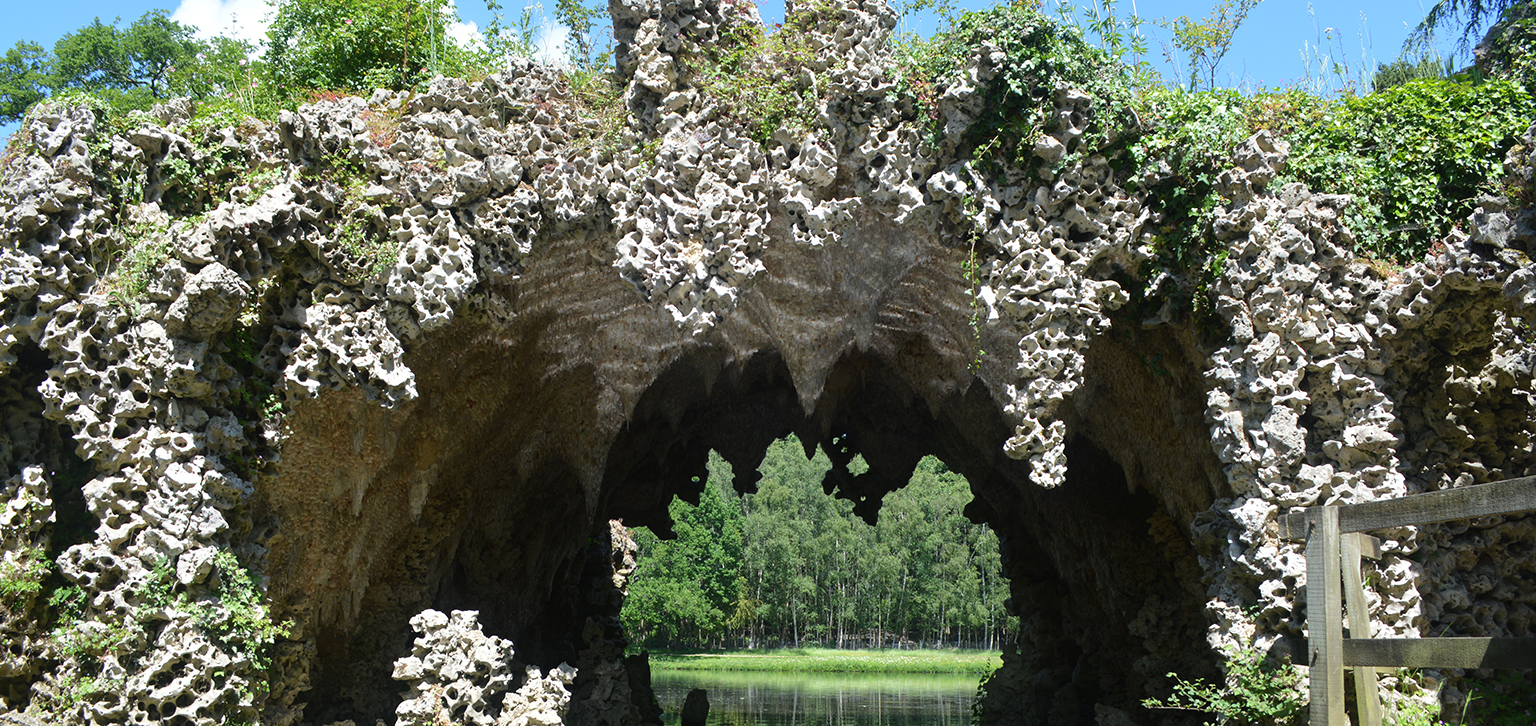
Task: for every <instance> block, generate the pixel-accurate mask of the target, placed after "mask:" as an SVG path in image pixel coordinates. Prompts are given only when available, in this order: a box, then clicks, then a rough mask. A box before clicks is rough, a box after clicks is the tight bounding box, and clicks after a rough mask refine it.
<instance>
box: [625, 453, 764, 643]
mask: <svg viewBox="0 0 1536 726" xmlns="http://www.w3.org/2000/svg"><path fill="white" fill-rule="evenodd" d="M709 471H710V477H709V483H708V485H707V486H705V488H704V493H703V494H702V495H700V497H699V503H698V505H697V506H689V505H688V504H687V503H685V502H683V501H681V500H676V499H674V500H673V502H672V505H671V507H670V508H669V509H668V511H669V512H670V514H671V516H672V521H673V531H674V532H676V533H677V538H676V539H674V540H672V541H662V540H660V539H658V538H657V537H656V535H654V534H652V533H651V532H650V531H649V530H644V529H641V530H637V531H636V533H635V538H636V541H637V542H638V543H639V544H640V547H641V552H642V553H643V554H642V557H641V559H640V561H639V562H638V563H637V565H636V569H635V576H634V579H633V585H632V586H631V588H630V593H629V600H628V602H626V604H625V608H624V618H625V621H626V622H625V625H626V627H628V628H629V629H630V632H633V633H639V634H641V637H642V638H646V637H649V638H655V639H659V640H660V641H663V642H676V641H680V640H684V639H686V640H688V641H692V642H703V641H705V640H706V639H707V638H708V637H709V636H711V635H714V634H715V633H717V632H718V631H720V630H721V628H722V627H723V626H724V625H725V623H726V621H727V619H729V618H731V617H732V616H737V617H736V619H737V621H738V622H743V623H744V622H745V621H750V620H751V619H752V617H753V614H754V613H753V610H754V604H753V603H750V602H748V603H742V607H739V608H738V607H734V606H735V605H736V604H737V602H738V595H739V594H740V585H739V582H738V581H739V580H740V579H741V577H742V574H741V566H742V545H743V542H744V540H743V537H742V520H743V514H742V511H741V505H740V503H739V501H737V497H736V496H735V493H734V492H733V491H731V490H730V489H729V487H730V481H731V474H730V466H729V465H728V464H726V463H725V461H724V460H723V459H721V458H720V457H719V455H718V454H714V455H711V456H710V461H709ZM631 603H632V604H631Z"/></svg>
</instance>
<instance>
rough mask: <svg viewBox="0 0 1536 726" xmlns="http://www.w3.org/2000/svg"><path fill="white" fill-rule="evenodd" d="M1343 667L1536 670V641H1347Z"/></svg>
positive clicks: (1436, 639) (1383, 639) (1493, 639)
mask: <svg viewBox="0 0 1536 726" xmlns="http://www.w3.org/2000/svg"><path fill="white" fill-rule="evenodd" d="M1344 665H1350V666H1381V667H1384V668H1521V669H1536V638H1377V639H1375V640H1354V639H1350V640H1346V641H1344Z"/></svg>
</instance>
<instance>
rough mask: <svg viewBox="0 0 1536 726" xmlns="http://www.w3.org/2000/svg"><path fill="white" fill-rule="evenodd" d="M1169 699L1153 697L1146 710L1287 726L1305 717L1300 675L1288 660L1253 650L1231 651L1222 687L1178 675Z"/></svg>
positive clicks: (1251, 725) (1240, 724) (1250, 725)
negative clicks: (1280, 659) (1161, 710)
mask: <svg viewBox="0 0 1536 726" xmlns="http://www.w3.org/2000/svg"><path fill="white" fill-rule="evenodd" d="M1168 677H1169V678H1173V679H1175V681H1176V683H1175V685H1174V687H1173V694H1172V695H1171V696H1169V697H1168V700H1167V701H1163V700H1161V699H1156V698H1149V699H1146V700H1145V701H1142V705H1143V706H1146V707H1147V708H1167V709H1179V710H1189V711H1199V712H1203V713H1209V714H1214V715H1215V716H1216V717H1217V723H1218V724H1232V726H1285V724H1289V723H1291V722H1292V720H1293V719H1294V718H1295V717H1296V715H1297V714H1299V713H1301V710H1302V706H1303V705H1304V704H1303V701H1302V700H1301V693H1300V691H1299V690H1298V686H1299V685H1300V683H1301V677H1300V676H1298V675H1297V674H1296V669H1295V668H1293V667H1291V664H1290V663H1289V662H1275V661H1273V660H1269V659H1266V658H1265V657H1264V654H1263V653H1261V652H1259V651H1258V650H1257V649H1256V648H1253V647H1252V646H1249V647H1245V648H1229V649H1228V650H1227V678H1226V683H1225V684H1223V685H1222V686H1214V685H1211V684H1209V683H1206V682H1204V681H1193V682H1191V681H1186V680H1184V679H1182V678H1179V677H1178V675H1177V674H1174V673H1169V674H1168Z"/></svg>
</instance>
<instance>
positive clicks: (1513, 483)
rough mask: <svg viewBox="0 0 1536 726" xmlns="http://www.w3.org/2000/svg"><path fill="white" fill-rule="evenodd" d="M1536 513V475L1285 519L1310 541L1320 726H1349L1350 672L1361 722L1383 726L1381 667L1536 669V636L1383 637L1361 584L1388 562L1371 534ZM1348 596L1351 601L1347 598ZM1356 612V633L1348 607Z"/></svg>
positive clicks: (1311, 644)
mask: <svg viewBox="0 0 1536 726" xmlns="http://www.w3.org/2000/svg"><path fill="white" fill-rule="evenodd" d="M1531 511H1536V476H1532V477H1525V478H1522V479H1509V480H1506V481H1501V482H1494V483H1491V484H1479V485H1477V486H1469V487H1458V488H1456V489H1446V490H1443V491H1438V492H1430V493H1428V494H1415V495H1412V496H1407V497H1400V498H1398V499H1387V500H1382V501H1378V502H1367V503H1365V504H1351V505H1346V506H1324V507H1308V508H1307V509H1306V511H1304V512H1297V513H1295V514H1287V515H1285V516H1283V517H1281V518H1280V536H1281V537H1282V538H1284V539H1288V540H1291V541H1293V542H1300V541H1305V542H1306V543H1307V548H1306V558H1307V663H1308V665H1310V666H1311V675H1310V685H1311V692H1312V705H1311V725H1312V726H1347V724H1349V721H1348V720H1347V717H1346V716H1345V713H1344V669H1345V668H1352V669H1354V671H1355V702H1356V704H1357V710H1358V716H1359V718H1358V720H1357V721H1356V726H1381V700H1380V694H1379V693H1378V692H1377V687H1376V668H1377V667H1385V668H1536V638H1380V639H1375V640H1373V639H1371V624H1370V620H1369V618H1368V614H1367V608H1366V604H1365V589H1364V588H1363V587H1362V585H1361V582H1360V558H1361V557H1369V558H1372V559H1376V558H1378V557H1380V553H1381V541H1380V540H1378V539H1376V538H1375V537H1371V536H1368V535H1366V534H1364V533H1365V532H1369V531H1372V530H1379V529H1388V528H1391V527H1403V526H1408V525H1414V524H1434V523H1436V522H1449V521H1453V520H1457V519H1472V518H1474V517H1488V516H1494V515H1500V514H1521V513H1524V512H1531ZM1341 600H1344V602H1340V601H1341ZM1345 607H1347V608H1348V612H1349V636H1350V637H1348V638H1345V637H1344V633H1343V622H1342V621H1343V617H1342V611H1343V610H1344V609H1345Z"/></svg>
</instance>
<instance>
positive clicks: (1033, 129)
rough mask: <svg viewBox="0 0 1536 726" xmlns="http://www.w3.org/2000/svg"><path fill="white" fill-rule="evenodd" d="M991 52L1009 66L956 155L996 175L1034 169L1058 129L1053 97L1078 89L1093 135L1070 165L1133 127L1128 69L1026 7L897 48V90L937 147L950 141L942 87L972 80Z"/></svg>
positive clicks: (992, 11) (961, 23) (972, 16)
mask: <svg viewBox="0 0 1536 726" xmlns="http://www.w3.org/2000/svg"><path fill="white" fill-rule="evenodd" d="M983 48H991V49H995V50H997V51H1001V52H1002V54H1003V56H1004V58H1005V60H1003V62H1002V63H1001V64H997V66H996V71H997V72H996V74H995V75H994V76H993V77H992V79H991V80H990V81H988V82H987V84H986V86H985V87H984V88H982V89H980V90H981V94H982V101H983V103H982V110H981V113H980V114H979V115H978V116H977V118H976V119H975V121H974V122H972V123H971V125H970V127H969V128H968V129H967V130H966V132H965V135H964V138H963V139H962V140H961V142H960V148H958V149H957V150H956V151H957V152H958V154H959V155H960V157H961V158H967V157H969V158H974V159H976V160H977V161H979V162H981V163H982V164H983V166H984V167H989V168H991V170H993V171H998V170H1000V169H1001V168H1002V166H1004V165H1012V166H1018V167H1032V166H1033V164H1034V155H1033V154H1034V151H1033V150H1034V142H1035V140H1036V139H1037V138H1039V136H1040V135H1041V134H1043V133H1049V132H1050V131H1053V130H1055V128H1056V123H1057V122H1056V118H1055V99H1054V97H1053V96H1054V94H1055V92H1056V90H1057V89H1058V88H1071V89H1074V90H1077V91H1081V92H1083V93H1086V94H1088V95H1089V96H1091V97H1093V99H1094V108H1093V110H1092V116H1093V118H1092V119H1090V124H1089V128H1088V130H1087V132H1086V133H1084V134H1083V135H1082V136H1081V137H1080V138H1078V139H1076V140H1074V141H1073V143H1072V144H1071V145H1070V146H1069V147H1068V149H1067V151H1068V156H1067V158H1066V159H1065V160H1063V162H1061V163H1063V164H1070V163H1072V161H1073V160H1074V155H1076V154H1080V153H1081V151H1082V150H1090V151H1097V150H1100V149H1103V148H1104V147H1106V146H1108V145H1109V143H1110V141H1111V134H1112V133H1115V132H1117V131H1118V130H1119V129H1122V128H1126V127H1127V126H1129V125H1130V124H1132V123H1133V119H1134V114H1133V113H1132V111H1131V105H1130V101H1131V94H1130V85H1129V76H1128V75H1127V71H1126V68H1125V67H1124V66H1122V65H1120V64H1119V63H1118V62H1116V61H1115V60H1114V59H1113V58H1111V57H1110V56H1109V54H1107V53H1106V52H1105V51H1103V50H1101V49H1099V48H1097V47H1095V46H1094V45H1092V44H1091V43H1089V42H1088V41H1087V40H1085V39H1084V38H1083V34H1082V31H1080V30H1079V29H1078V28H1076V27H1071V26H1064V25H1062V24H1060V23H1058V22H1055V21H1054V20H1051V19H1050V18H1048V17H1046V16H1045V15H1043V14H1041V13H1040V12H1039V11H1038V10H1037V9H1036V8H1034V7H1033V6H1031V5H1030V4H1027V3H1021V2H1016V3H1011V4H1007V5H1000V6H997V7H993V8H989V9H986V10H980V11H973V12H966V13H964V14H962V15H960V16H959V17H958V18H956V19H955V21H954V23H953V24H952V25H951V26H950V27H949V29H947V30H945V31H943V32H941V33H939V34H937V35H935V36H934V37H933V39H932V40H927V41H923V40H913V41H909V42H907V43H905V44H904V45H902V46H900V47H899V48H898V49H897V64H898V69H899V77H898V82H897V86H898V89H899V91H900V92H902V93H904V94H905V95H906V96H907V97H908V99H909V100H910V101H911V102H912V103H913V105H914V107H915V108H917V109H918V110H919V117H920V118H922V117H924V116H926V118H927V121H928V123H929V129H930V139H931V140H932V141H933V142H934V143H935V145H937V144H938V142H939V141H940V139H942V138H943V135H944V132H945V129H944V120H943V119H942V118H940V117H939V115H938V113H937V112H936V111H937V108H936V101H937V99H938V98H939V97H941V96H942V95H943V92H944V89H947V88H950V87H953V86H955V85H956V84H959V83H963V82H967V80H966V79H967V69H968V68H969V67H970V65H971V64H972V62H973V61H974V60H975V59H976V58H977V57H978V55H979V54H980V53H981V51H982V49H983Z"/></svg>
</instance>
